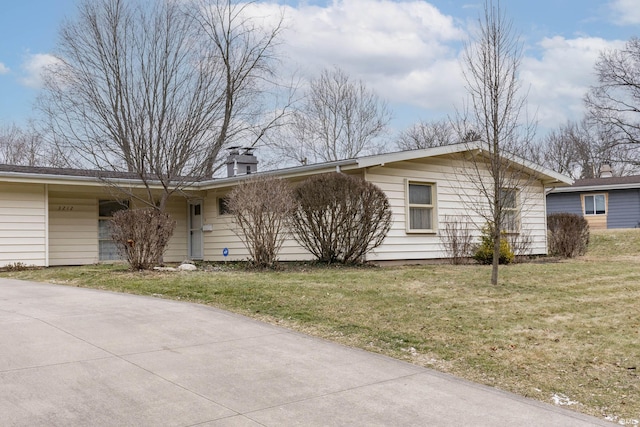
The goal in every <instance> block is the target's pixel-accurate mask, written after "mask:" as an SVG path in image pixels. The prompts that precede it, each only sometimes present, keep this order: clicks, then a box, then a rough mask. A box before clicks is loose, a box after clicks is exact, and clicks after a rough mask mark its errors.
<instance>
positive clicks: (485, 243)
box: [473, 226, 515, 265]
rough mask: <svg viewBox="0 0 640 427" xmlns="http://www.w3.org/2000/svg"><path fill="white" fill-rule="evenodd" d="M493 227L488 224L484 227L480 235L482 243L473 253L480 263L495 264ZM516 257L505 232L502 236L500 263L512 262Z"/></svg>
mask: <svg viewBox="0 0 640 427" xmlns="http://www.w3.org/2000/svg"><path fill="white" fill-rule="evenodd" d="M492 234H493V233H491V229H490V228H489V227H488V226H485V227H483V228H482V234H481V235H480V244H479V245H478V246H477V247H476V250H475V252H474V254H473V259H475V260H476V261H477V262H478V263H480V264H485V265H491V264H493V237H492ZM514 259H515V255H514V253H513V250H511V245H510V244H509V240H508V239H507V236H506V234H505V233H503V235H502V237H501V238H500V258H499V262H498V263H499V264H511V263H512V262H513V260H514Z"/></svg>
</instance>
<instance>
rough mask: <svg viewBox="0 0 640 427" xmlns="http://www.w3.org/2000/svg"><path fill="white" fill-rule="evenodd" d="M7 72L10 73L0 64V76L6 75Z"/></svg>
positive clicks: (7, 68)
mask: <svg viewBox="0 0 640 427" xmlns="http://www.w3.org/2000/svg"><path fill="white" fill-rule="evenodd" d="M9 71H11V70H10V69H9V67H7V66H6V65H4V64H3V63H2V62H0V74H7V73H8V72H9Z"/></svg>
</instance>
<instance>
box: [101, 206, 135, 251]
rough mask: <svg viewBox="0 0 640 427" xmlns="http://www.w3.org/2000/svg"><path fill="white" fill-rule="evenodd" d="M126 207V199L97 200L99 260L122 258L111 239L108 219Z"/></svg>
mask: <svg viewBox="0 0 640 427" xmlns="http://www.w3.org/2000/svg"><path fill="white" fill-rule="evenodd" d="M128 208H129V201H128V200H124V201H117V200H100V201H99V202H98V259H99V260H100V261H116V260H121V259H122V257H121V256H120V254H119V253H118V248H117V246H116V243H115V242H114V241H113V240H112V239H111V230H110V228H109V221H111V217H112V216H113V214H114V213H116V212H118V211H121V210H124V209H128Z"/></svg>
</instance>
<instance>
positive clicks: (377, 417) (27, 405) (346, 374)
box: [0, 279, 612, 427]
mask: <svg viewBox="0 0 640 427" xmlns="http://www.w3.org/2000/svg"><path fill="white" fill-rule="evenodd" d="M0 424H1V425H2V426H127V425H130V426H195V425H197V426H247V427H249V426H296V425H297V426H327V425H332V426H391V425H397V426H410V425H414V426H462V425H473V426H525V425H531V426H534V425H535V426H543V425H544V426H595V425H609V426H611V425H612V424H610V423H606V422H604V421H601V420H599V419H596V418H591V417H587V416H584V415H580V414H577V413H574V412H571V411H568V410H565V409H562V408H558V407H555V406H552V405H546V404H542V403H539V402H536V401H532V400H528V399H524V398H522V397H519V396H516V395H513V394H510V393H505V392H502V391H498V390H495V389H492V388H489V387H484V386H481V385H477V384H473V383H470V382H467V381H463V380H460V379H458V378H455V377H452V376H449V375H444V374H441V373H438V372H435V371H432V370H429V369H424V368H420V367H417V366H413V365H411V364H408V363H404V362H400V361H397V360H394V359H389V358H386V357H382V356H379V355H376V354H371V353H367V352H364V351H361V350H356V349H351V348H347V347H343V346H340V345H337V344H333V343H330V342H327V341H323V340H320V339H316V338H311V337H308V336H305V335H302V334H299V333H295V332H292V331H289V330H286V329H282V328H278V327H275V326H272V325H267V324H263V323H260V322H257V321H254V320H251V319H248V318H245V317H242V316H239V315H235V314H231V313H228V312H225V311H222V310H217V309H214V308H210V307H206V306H202V305H197V304H189V303H182V302H178V301H168V300H163V299H159V298H151V297H140V296H133V295H124V294H115V293H110V292H101V291H96V290H91V289H81V288H73V287H67V286H55V285H47V284H38V283H30V282H23V281H17V280H9V279H0Z"/></svg>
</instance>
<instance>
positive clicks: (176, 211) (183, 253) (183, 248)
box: [163, 196, 189, 262]
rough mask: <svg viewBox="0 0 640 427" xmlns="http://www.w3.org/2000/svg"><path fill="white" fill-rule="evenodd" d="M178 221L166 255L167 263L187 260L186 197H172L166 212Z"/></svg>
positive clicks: (164, 258)
mask: <svg viewBox="0 0 640 427" xmlns="http://www.w3.org/2000/svg"><path fill="white" fill-rule="evenodd" d="M166 212H167V213H168V214H169V215H171V217H172V218H173V219H175V220H176V228H175V229H174V230H173V235H172V236H171V239H170V240H169V244H168V245H167V249H166V251H165V253H164V257H163V260H164V261H165V262H182V261H184V260H186V259H187V257H188V256H187V249H188V248H187V244H188V241H187V234H188V226H189V225H188V207H187V200H186V199H185V198H184V197H181V196H177V197H172V198H171V199H170V200H169V202H168V204H167V211H166Z"/></svg>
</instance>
